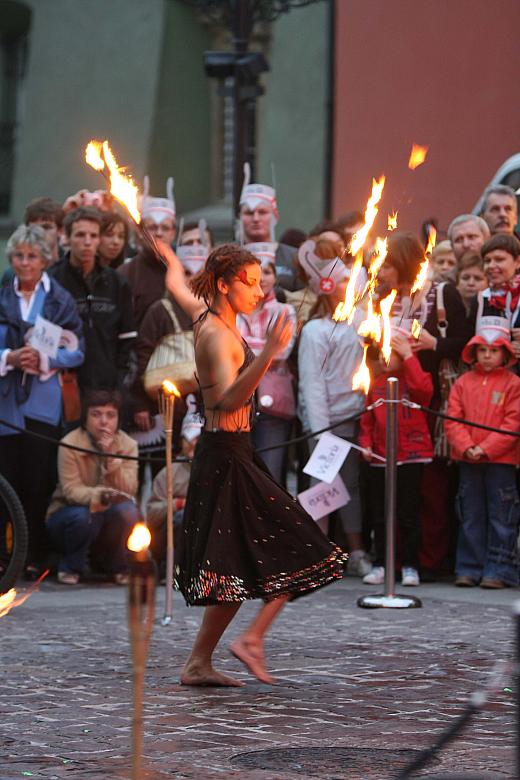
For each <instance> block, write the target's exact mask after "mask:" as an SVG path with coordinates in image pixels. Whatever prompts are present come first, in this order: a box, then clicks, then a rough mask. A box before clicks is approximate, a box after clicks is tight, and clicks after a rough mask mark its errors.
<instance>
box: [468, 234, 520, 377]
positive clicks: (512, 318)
mask: <svg viewBox="0 0 520 780" xmlns="http://www.w3.org/2000/svg"><path fill="white" fill-rule="evenodd" d="M480 254H481V255H482V259H483V261H484V273H485V275H486V278H487V282H488V287H487V288H486V289H485V290H483V291H482V292H481V293H479V295H478V296H477V298H476V299H475V300H474V301H473V303H472V306H471V311H470V322H471V326H472V331H473V332H474V331H475V328H476V326H478V319H479V317H481V316H487V315H495V316H497V317H503V318H505V319H506V320H507V323H508V324H507V326H508V328H509V329H510V331H511V339H512V342H511V346H512V348H513V351H514V353H515V355H516V357H517V358H518V357H520V276H519V275H518V272H519V269H520V241H518V239H517V238H516V237H515V236H512V235H509V234H507V233H497V234H496V235H494V236H493V237H492V238H490V239H489V241H486V243H485V244H483V246H482V248H481V250H480ZM516 370H517V372H518V364H517V368H516Z"/></svg>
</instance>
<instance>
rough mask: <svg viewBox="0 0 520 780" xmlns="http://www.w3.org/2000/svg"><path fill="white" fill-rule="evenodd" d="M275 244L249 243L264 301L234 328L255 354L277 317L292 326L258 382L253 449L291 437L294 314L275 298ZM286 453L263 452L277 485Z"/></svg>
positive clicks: (238, 318)
mask: <svg viewBox="0 0 520 780" xmlns="http://www.w3.org/2000/svg"><path fill="white" fill-rule="evenodd" d="M275 248H276V247H275V244H249V245H248V246H246V249H249V250H250V251H251V252H252V253H253V254H254V255H255V256H256V257H258V259H259V260H260V262H261V279H260V287H261V289H262V292H263V298H261V299H260V301H259V302H258V306H257V307H256V309H255V310H254V311H253V312H252V313H251V314H239V315H238V317H237V329H238V332H239V333H240V334H241V336H242V337H243V338H244V340H245V341H246V342H247V344H248V346H249V347H250V348H251V349H252V351H253V352H254V354H255V355H259V354H260V352H261V351H262V349H263V348H264V346H265V342H266V340H267V336H268V334H269V331H270V329H271V328H272V326H273V325H274V323H275V322H276V320H277V318H278V317H280V316H282V315H285V316H286V317H287V318H288V319H289V320H290V322H291V323H292V326H293V335H292V337H291V339H290V341H289V343H288V344H287V346H286V348H285V349H284V350H283V352H281V353H280V354H279V355H277V357H276V360H273V361H272V363H271V365H270V366H269V368H268V370H267V371H266V372H265V374H264V376H263V377H262V379H261V380H260V384H259V385H258V391H257V402H258V408H259V414H258V415H257V417H256V420H255V424H254V426H253V430H252V433H251V439H252V441H253V445H254V446H255V448H256V449H263V448H264V447H271V446H273V445H276V444H281V443H282V442H284V441H287V440H288V439H289V438H290V432H291V423H292V420H293V419H294V417H295V415H296V404H295V397H294V381H293V376H292V374H291V371H290V369H289V366H288V364H287V359H288V357H289V355H290V354H291V350H292V348H293V345H294V341H295V338H296V313H295V311H294V309H293V307H292V306H291V305H290V304H287V303H280V302H279V301H278V300H277V299H276V295H275V292H274V288H275V285H276V269H275V265H274V260H275ZM285 458H286V450H285V448H284V447H279V448H278V449H273V450H267V451H266V452H262V460H263V461H264V463H265V465H266V466H267V468H268V469H269V471H270V472H271V474H272V475H273V477H274V479H275V480H276V481H277V482H281V481H282V474H283V467H284V461H285Z"/></svg>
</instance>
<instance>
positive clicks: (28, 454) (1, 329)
mask: <svg viewBox="0 0 520 780" xmlns="http://www.w3.org/2000/svg"><path fill="white" fill-rule="evenodd" d="M7 256H8V258H9V261H10V263H11V265H12V268H13V271H14V276H13V278H12V280H11V281H10V282H9V284H8V285H7V286H6V287H3V288H2V289H1V290H0V472H1V473H2V474H3V475H4V476H5V477H6V479H8V480H9V482H10V483H11V484H12V486H13V487H14V489H15V490H16V492H17V493H18V495H19V497H20V500H21V501H22V504H23V507H24V509H25V513H26V516H27V521H28V525H29V549H28V557H27V562H26V576H27V577H28V578H29V579H33V578H35V577H36V576H38V574H39V572H40V570H41V569H42V568H43V565H44V563H45V558H46V553H47V540H46V534H45V526H44V518H45V511H46V509H47V504H48V501H49V498H50V496H51V494H52V491H53V488H54V485H55V483H56V445H55V444H54V443H53V440H58V439H59V438H60V435H61V422H62V392H61V383H60V371H61V370H62V369H70V368H74V367H75V366H78V365H80V364H81V363H82V362H83V356H84V347H83V337H82V325H81V319H80V317H79V314H78V311H77V308H76V304H75V303H74V300H73V299H72V298H71V296H70V295H69V293H68V292H66V291H65V290H64V289H63V288H62V287H60V285H59V284H58V283H57V282H55V281H54V280H53V279H51V278H50V277H49V276H48V274H47V272H46V268H47V266H48V264H49V262H50V260H51V251H50V247H49V244H48V243H47V240H46V237H45V232H44V230H43V229H42V228H41V227H39V226H38V225H27V226H26V225H21V226H20V227H18V228H17V229H16V230H15V232H14V233H13V234H12V236H11V237H10V238H9V240H8V242H7ZM0 566H2V556H1V549H0Z"/></svg>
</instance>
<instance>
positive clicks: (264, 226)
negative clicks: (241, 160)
mask: <svg viewBox="0 0 520 780" xmlns="http://www.w3.org/2000/svg"><path fill="white" fill-rule="evenodd" d="M244 173H245V176H244V186H243V187H242V193H241V195H240V216H239V229H238V232H239V240H240V242H241V243H242V244H258V243H273V244H275V245H276V256H275V267H276V277H277V283H278V285H279V286H280V287H282V288H283V289H284V290H296V289H298V288H299V287H302V286H303V283H301V282H300V281H299V279H298V277H297V274H296V265H295V255H296V253H295V251H294V247H291V246H287V245H286V244H276V241H275V235H274V230H275V227H276V223H277V222H278V217H279V214H278V206H277V203H276V191H275V189H274V187H269V186H267V185H266V184H250V183H249V182H250V176H251V170H250V167H249V164H248V163H246V164H245V166H244Z"/></svg>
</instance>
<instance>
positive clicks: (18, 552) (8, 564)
mask: <svg viewBox="0 0 520 780" xmlns="http://www.w3.org/2000/svg"><path fill="white" fill-rule="evenodd" d="M26 556H27V522H26V520H25V512H24V511H23V506H22V504H21V502H20V499H19V498H18V496H17V494H16V493H15V491H14V490H13V488H12V487H11V485H10V484H9V482H8V481H7V480H6V479H5V477H3V476H2V475H1V474H0V594H2V593H7V591H8V590H9V589H10V588H12V587H13V585H14V584H15V582H16V580H17V579H18V577H19V576H20V574H21V572H22V569H23V565H24V563H25V558H26Z"/></svg>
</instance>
